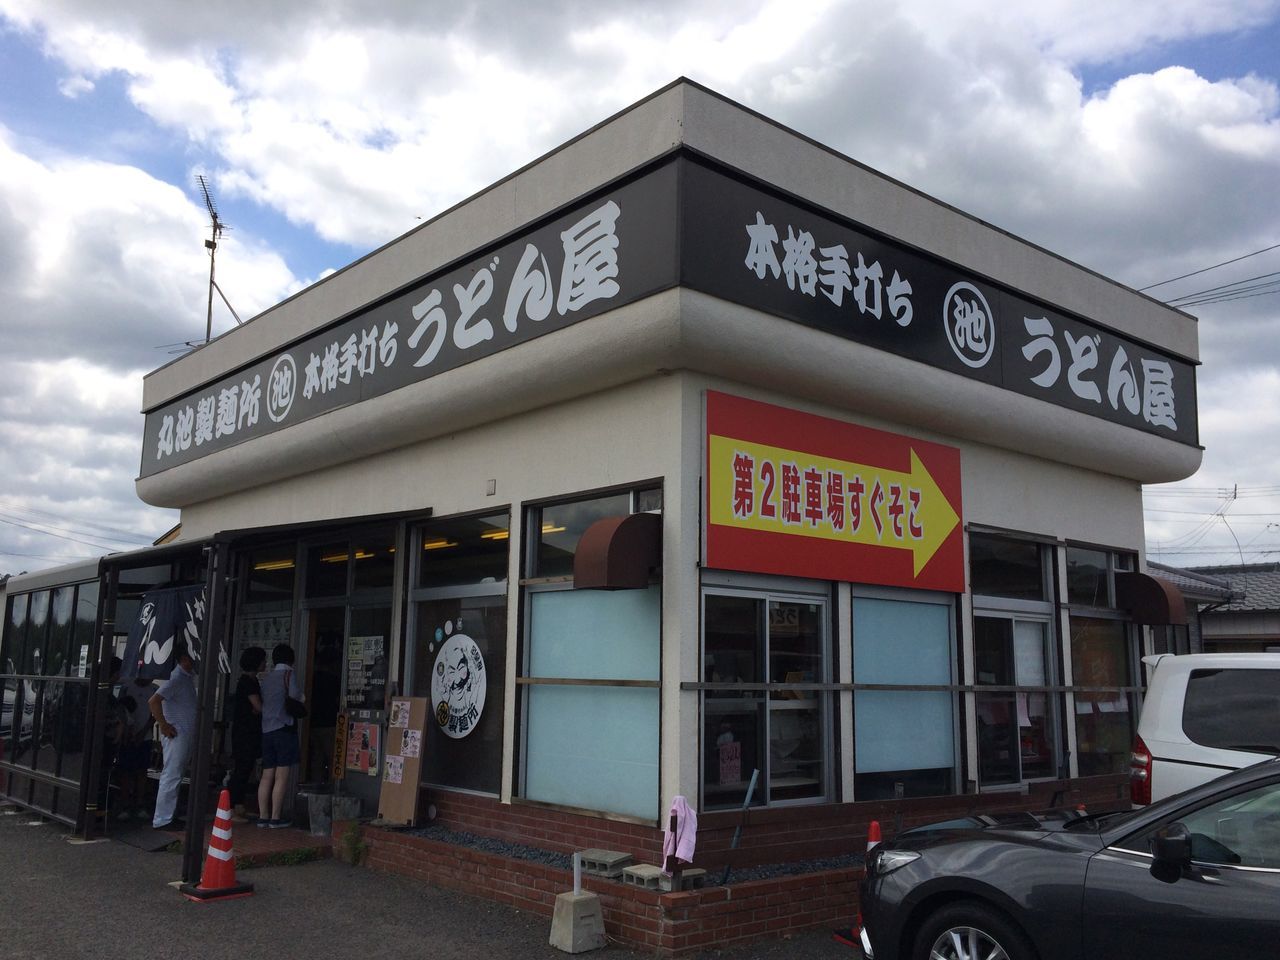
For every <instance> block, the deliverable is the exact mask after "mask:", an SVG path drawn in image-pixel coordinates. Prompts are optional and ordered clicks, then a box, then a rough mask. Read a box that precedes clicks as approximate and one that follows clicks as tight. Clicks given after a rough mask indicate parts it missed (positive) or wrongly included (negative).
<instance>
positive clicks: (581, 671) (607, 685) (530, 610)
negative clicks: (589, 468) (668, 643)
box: [518, 488, 662, 820]
mask: <svg viewBox="0 0 1280 960" xmlns="http://www.w3.org/2000/svg"><path fill="white" fill-rule="evenodd" d="M660 508H661V491H660V490H657V489H654V488H651V489H646V490H632V491H627V492H623V493H618V494H610V495H606V496H602V497H596V498H592V499H589V500H577V501H572V502H567V503H558V504H547V505H543V506H539V507H534V508H531V509H530V510H529V511H528V512H527V514H526V530H527V531H528V536H527V539H526V545H527V553H526V570H527V573H528V579H527V580H526V584H527V586H526V591H525V598H524V601H525V619H526V627H525V649H524V656H523V663H522V669H521V671H520V678H519V681H518V683H519V686H520V694H521V729H522V734H523V750H522V756H521V767H520V793H521V795H522V796H523V797H525V798H526V799H529V800H537V801H541V802H545V803H553V804H557V805H562V806H569V807H578V808H582V809H587V810H596V811H602V812H608V813H616V814H623V815H626V816H633V817H638V818H641V819H644V820H655V819H657V817H658V729H659V709H660V704H659V686H660V684H659V679H660V677H661V649H662V645H661V640H662V634H661V618H662V592H661V589H660V587H659V586H658V584H657V583H654V584H651V585H650V586H649V587H648V588H646V589H636V590H616V591H603V590H573V589H570V587H571V584H570V583H568V582H567V580H566V578H567V577H569V576H570V575H571V574H572V573H573V560H574V555H575V553H576V550H577V547H578V542H579V540H580V539H581V537H582V534H583V533H584V532H585V531H586V529H587V528H588V527H589V526H590V525H591V524H592V523H594V522H595V521H596V520H601V519H605V518H607V517H612V516H618V515H626V514H630V513H635V512H639V511H641V510H658V509H660Z"/></svg>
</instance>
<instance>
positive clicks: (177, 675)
mask: <svg viewBox="0 0 1280 960" xmlns="http://www.w3.org/2000/svg"><path fill="white" fill-rule="evenodd" d="M173 660H174V663H175V664H176V666H175V667H174V668H173V672H172V673H171V674H169V679H168V680H166V681H165V682H164V683H162V684H160V689H159V690H157V691H156V692H155V693H154V694H152V695H151V699H150V700H149V701H148V705H149V707H150V708H151V716H152V717H153V718H154V719H155V721H156V724H157V726H159V728H160V737H161V740H160V743H161V747H162V748H163V750H164V769H163V770H162V771H161V772H160V786H159V788H158V789H157V790H156V811H155V815H154V816H153V817H152V818H151V826H152V827H154V828H155V829H156V830H177V829H180V828H181V827H182V826H183V823H182V821H181V820H176V819H174V815H173V812H174V809H175V808H176V807H177V805H178V788H179V787H180V786H181V785H182V774H183V771H184V770H186V768H187V761H188V760H189V759H190V758H191V746H192V741H193V740H194V739H195V735H196V675H195V662H194V661H193V660H192V659H191V653H190V651H189V650H188V649H187V645H186V644H185V643H183V642H182V641H181V640H177V641H175V642H174V651H173Z"/></svg>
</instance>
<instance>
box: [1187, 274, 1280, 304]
mask: <svg viewBox="0 0 1280 960" xmlns="http://www.w3.org/2000/svg"><path fill="white" fill-rule="evenodd" d="M1268 277H1280V270H1273V271H1272V272H1271V273H1260V274H1258V275H1257V276H1253V277H1245V278H1244V279H1243V280H1233V281H1232V282H1231V283H1220V284H1218V285H1217V286H1216V287H1205V288H1204V289H1203V290H1196V291H1194V292H1192V293H1184V294H1183V295H1182V296H1180V297H1173V298H1171V299H1169V300H1166V301H1165V302H1166V303H1169V304H1174V303H1177V302H1178V301H1180V300H1191V299H1193V298H1195V297H1200V296H1204V295H1205V294H1208V293H1217V292H1225V291H1229V290H1231V289H1232V288H1234V287H1239V286H1240V285H1241V284H1242V283H1253V282H1254V281H1255V280H1266V279H1267V278H1268ZM1274 282H1276V281H1268V282H1267V283H1266V284H1259V285H1258V286H1268V285H1269V284H1271V283H1274ZM1241 289H1247V290H1253V289H1257V287H1244V288H1241ZM1237 292H1238V291H1237Z"/></svg>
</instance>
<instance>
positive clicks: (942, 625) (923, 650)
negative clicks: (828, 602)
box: [853, 597, 951, 684]
mask: <svg viewBox="0 0 1280 960" xmlns="http://www.w3.org/2000/svg"><path fill="white" fill-rule="evenodd" d="M853 672H854V680H855V681H856V682H857V683H915V684H920V683H939V684H946V683H950V682H951V608H950V607H949V606H945V605H943V604H940V603H910V602H904V601H901V600H872V599H868V598H866V597H857V598H856V599H855V600H854V601H853Z"/></svg>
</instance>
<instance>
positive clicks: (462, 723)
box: [431, 624, 488, 740]
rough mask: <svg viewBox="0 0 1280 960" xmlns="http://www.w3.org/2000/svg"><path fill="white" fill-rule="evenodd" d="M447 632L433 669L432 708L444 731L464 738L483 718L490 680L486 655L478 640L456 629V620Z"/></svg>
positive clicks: (450, 735) (447, 734)
mask: <svg viewBox="0 0 1280 960" xmlns="http://www.w3.org/2000/svg"><path fill="white" fill-rule="evenodd" d="M445 632H446V633H448V634H450V635H449V637H448V639H446V640H445V641H444V643H443V644H442V645H441V646H440V651H439V652H438V653H437V654H436V662H435V666H434V669H433V670H432V671H431V700H432V710H433V712H434V714H435V718H436V723H437V724H439V726H440V730H441V732H442V733H444V734H445V736H447V737H451V738H453V739H455V740H460V739H462V738H463V737H465V736H466V735H467V734H469V733H470V732H471V731H472V730H474V729H475V726H476V724H477V723H479V722H480V714H481V713H483V712H484V697H485V690H486V688H487V686H488V684H487V682H486V675H485V669H484V656H483V655H482V654H481V653H480V647H479V646H478V645H477V644H476V642H475V641H474V640H472V639H471V638H470V637H468V636H467V635H466V634H464V633H452V624H449V625H448V626H447V627H446V629H445Z"/></svg>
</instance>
